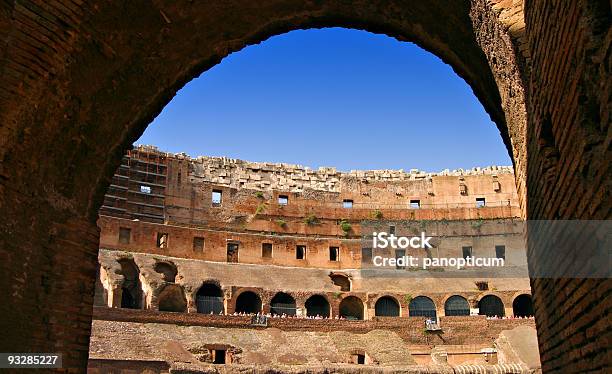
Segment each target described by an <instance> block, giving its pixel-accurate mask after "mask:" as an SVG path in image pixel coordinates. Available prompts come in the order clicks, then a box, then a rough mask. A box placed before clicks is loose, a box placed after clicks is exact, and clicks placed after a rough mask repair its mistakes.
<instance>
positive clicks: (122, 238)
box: [119, 227, 132, 244]
mask: <svg viewBox="0 0 612 374" xmlns="http://www.w3.org/2000/svg"><path fill="white" fill-rule="evenodd" d="M131 235H132V230H131V229H128V228H127V227H120V228H119V243H121V244H130V237H131Z"/></svg>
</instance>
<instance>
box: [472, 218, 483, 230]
mask: <svg viewBox="0 0 612 374" xmlns="http://www.w3.org/2000/svg"><path fill="white" fill-rule="evenodd" d="M483 223H484V219H482V217H478V219H477V220H475V221H472V227H473V228H475V229H476V230H478V229H480V228H481V227H482V225H483Z"/></svg>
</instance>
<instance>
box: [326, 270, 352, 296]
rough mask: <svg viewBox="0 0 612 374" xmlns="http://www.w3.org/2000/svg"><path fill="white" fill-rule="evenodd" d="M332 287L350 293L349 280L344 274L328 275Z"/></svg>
mask: <svg viewBox="0 0 612 374" xmlns="http://www.w3.org/2000/svg"><path fill="white" fill-rule="evenodd" d="M329 277H330V278H331V280H332V282H333V283H334V285H336V286H338V287H340V291H343V292H350V291H351V279H350V278H349V277H348V276H347V275H346V274H339V273H332V274H330V275H329Z"/></svg>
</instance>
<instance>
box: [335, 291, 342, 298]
mask: <svg viewBox="0 0 612 374" xmlns="http://www.w3.org/2000/svg"><path fill="white" fill-rule="evenodd" d="M334 297H335V298H336V299H340V298H341V297H342V292H334Z"/></svg>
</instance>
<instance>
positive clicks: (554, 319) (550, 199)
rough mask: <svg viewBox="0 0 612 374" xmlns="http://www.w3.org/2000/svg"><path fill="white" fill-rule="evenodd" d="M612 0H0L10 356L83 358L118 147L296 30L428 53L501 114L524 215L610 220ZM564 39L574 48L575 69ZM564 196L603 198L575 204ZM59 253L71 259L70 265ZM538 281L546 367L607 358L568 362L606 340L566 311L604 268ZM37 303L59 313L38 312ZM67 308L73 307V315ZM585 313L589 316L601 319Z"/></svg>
mask: <svg viewBox="0 0 612 374" xmlns="http://www.w3.org/2000/svg"><path fill="white" fill-rule="evenodd" d="M508 3H512V6H508V7H504V5H503V4H508ZM604 3H605V2H598V3H597V4H595V3H594V2H591V1H588V0H559V4H560V5H559V6H555V7H551V6H550V4H548V2H545V1H534V0H531V1H525V7H524V8H525V9H524V12H523V11H522V2H521V1H513V2H509V1H503V2H502V1H498V0H464V1H445V0H432V1H428V2H417V3H415V4H410V6H407V5H406V3H405V2H404V1H399V0H398V1H382V0H380V1H363V2H358V3H355V4H353V3H350V2H339V1H333V0H330V1H318V2H303V3H296V2H293V1H290V0H278V1H268V0H264V1H258V2H252V1H245V0H243V1H235V2H232V3H230V4H227V5H224V6H217V5H216V4H215V5H211V3H210V2H191V1H187V0H180V1H176V2H173V3H172V4H165V5H164V7H163V8H161V7H162V5H161V3H154V4H151V3H146V4H144V3H140V2H138V1H134V2H104V3H101V2H100V3H98V2H87V3H84V4H82V5H81V6H78V5H75V4H74V3H72V2H67V1H61V0H60V1H57V2H53V3H49V2H46V1H44V0H33V1H32V2H29V3H27V5H24V4H22V3H19V2H16V1H13V2H11V1H8V2H3V3H2V4H1V5H0V44H1V45H2V48H0V72H1V73H2V74H0V77H1V78H0V79H1V82H0V123H1V124H2V127H1V128H0V159H1V160H2V163H1V164H0V209H1V210H2V213H4V214H3V215H2V216H3V218H4V219H3V221H2V222H0V232H1V233H2V235H0V247H1V248H3V249H4V250H5V251H6V252H7V253H9V254H10V255H9V256H8V260H7V261H4V262H3V263H2V270H3V271H1V272H0V288H2V289H3V290H9V289H10V290H11V292H10V293H8V292H7V294H10V295H12V297H14V300H11V301H14V302H12V303H11V302H9V303H4V304H3V305H0V315H2V316H3V318H2V322H0V323H1V325H0V329H1V330H2V331H5V332H6V333H5V339H3V343H0V351H5V352H9V351H39V352H62V350H64V349H65V348H64V347H71V350H70V352H67V351H63V353H64V366H65V367H68V368H84V367H85V364H86V358H87V344H86V343H84V342H87V335H88V334H89V327H88V326H89V324H88V323H83V322H84V321H85V322H86V321H87V320H89V319H90V318H91V310H90V309H91V308H88V305H89V304H90V303H91V294H92V293H93V288H94V281H93V279H94V274H95V267H96V265H95V257H96V256H95V254H96V253H97V250H98V231H97V228H96V226H95V219H96V213H97V209H98V207H99V205H100V204H101V201H102V197H103V192H104V190H105V188H106V186H107V185H108V183H109V181H110V176H111V174H112V172H113V171H114V170H115V167H116V166H117V165H118V163H119V159H120V157H121V156H122V154H123V151H124V150H125V149H126V148H127V147H128V146H129V144H131V142H132V141H133V140H134V139H136V138H137V137H138V135H139V134H141V133H142V131H143V130H144V128H145V127H146V125H147V124H148V122H149V121H150V120H151V119H152V118H153V116H155V115H156V114H157V113H159V111H160V110H161V108H162V107H163V106H164V105H165V104H166V103H167V102H168V101H169V100H170V98H171V97H172V96H173V95H174V93H175V92H176V90H177V89H179V88H180V87H181V86H182V85H183V84H184V83H185V82H187V81H188V80H189V79H191V78H193V77H194V76H196V75H197V74H199V73H201V72H203V71H205V70H206V69H207V68H209V67H211V66H213V65H214V64H215V63H217V62H219V61H220V60H221V59H222V58H223V57H224V56H226V55H227V54H228V53H229V52H231V51H235V50H239V49H241V48H243V47H244V46H245V45H247V44H252V43H256V42H260V41H262V40H265V39H266V38H267V37H269V36H272V35H275V34H279V33H282V32H286V31H289V30H293V29H296V28H308V27H323V26H344V27H353V28H360V29H365V30H369V31H373V32H380V33H385V34H388V35H391V36H394V37H397V38H398V39H400V40H410V41H414V42H416V43H418V44H419V45H420V46H422V47H424V48H425V49H427V50H429V51H431V52H433V53H435V54H436V55H437V56H439V57H441V58H442V59H443V60H444V61H445V62H447V63H449V64H451V65H452V66H453V68H454V70H455V71H456V72H457V74H458V75H460V76H461V77H463V78H464V79H465V80H466V81H467V82H468V83H469V84H470V85H471V87H472V88H473V89H474V92H475V94H476V96H477V97H478V98H479V99H480V100H481V102H482V103H483V106H484V107H485V109H486V110H487V111H488V112H489V114H490V115H491V117H492V118H493V119H494V121H495V122H496V123H497V125H498V127H499V129H500V132H501V134H502V138H503V139H504V141H505V143H506V145H507V147H508V149H510V150H511V151H512V156H513V159H514V162H515V166H516V175H517V184H518V192H519V198H520V199H521V201H522V204H521V205H522V208H523V214H524V216H525V217H527V218H531V219H557V218H565V219H608V218H609V217H610V211H611V209H610V202H609V201H610V199H609V198H608V197H609V196H610V186H609V184H608V183H606V180H607V178H608V175H609V167H608V166H607V161H606V160H609V159H610V157H609V156H610V153H609V150H608V142H606V141H605V139H606V133H607V131H608V130H607V126H603V125H602V126H598V124H604V125H605V124H607V123H608V122H609V118H610V113H609V111H610V110H609V95H608V94H607V93H608V92H610V90H612V88H611V87H612V83H611V79H610V76H609V69H608V68H607V65H606V64H607V63H608V62H607V59H606V53H607V52H606V51H608V50H609V45H610V39H609V37H608V36H606V35H607V32H608V30H609V7H607V8H606V7H604V6H603V5H600V4H604ZM514 7H519V8H517V11H516V12H515V11H513V8H514ZM567 9H574V11H567ZM517 14H518V21H517V22H513V20H512V18H513V17H515V15H517ZM506 16H507V17H506ZM522 18H524V21H525V25H526V27H525V28H524V31H523V29H522V28H521V26H520V23H521V20H522ZM440 20H444V21H443V22H441V21H440ZM516 25H518V27H517V26H516ZM568 30H569V31H568ZM572 30H579V31H580V32H572ZM517 51H518V52H517ZM561 51H571V53H572V57H573V58H572V59H571V61H572V63H571V64H569V63H567V61H568V58H567V56H566V55H564V54H562V53H561ZM525 88H527V91H528V92H527V93H526V92H525V91H526V89H525ZM526 121H528V122H529V126H526V123H527V122H526ZM102 140H103V141H102ZM527 159H529V163H527V162H526V160H527ZM527 196H529V199H527V198H526V197H527ZM568 196H573V197H574V198H576V199H578V200H583V201H594V203H591V204H574V205H571V206H565V205H564V204H563V202H564V200H565V199H567V198H568ZM30 212H35V214H30ZM529 250H530V251H532V250H531V249H529ZM534 251H537V249H536V250H534ZM530 261H531V264H530V265H535V266H536V268H537V266H538V264H533V260H530ZM54 263H75V264H79V269H78V270H74V271H70V272H67V273H64V274H62V276H61V277H60V276H58V275H55V274H54V273H53V271H52V266H51V265H50V264H54ZM23 277H26V278H27V279H30V280H34V281H31V282H26V283H25V284H24V285H23V287H22V288H20V289H18V290H15V289H14V288H13V287H12V286H11V285H12V284H14V283H15V281H16V280H20V279H23ZM40 279H44V280H45V282H39V281H37V280H40ZM41 283H44V285H42V284H41ZM69 284H82V285H84V286H83V287H82V288H78V289H77V288H71V287H69V286H68V285H69ZM532 286H533V294H534V299H535V300H536V304H535V309H536V316H537V321H538V327H539V328H538V335H539V341H540V348H541V349H540V352H541V354H542V359H543V368H544V370H545V371H546V370H555V369H556V370H560V368H563V367H564V365H569V364H575V363H576V362H577V361H580V360H581V363H583V364H584V366H581V367H580V370H584V371H588V369H589V368H591V369H593V370H595V369H598V368H600V367H598V366H596V365H599V364H598V362H601V360H595V359H592V358H593V357H594V356H595V355H599V356H597V357H601V355H602V354H603V355H605V354H606V352H605V349H606V346H605V344H599V342H598V343H597V344H596V347H597V348H596V350H595V352H593V353H592V355H591V356H593V357H588V358H581V359H574V357H581V355H579V354H577V352H580V347H582V346H584V345H585V344H586V342H588V341H589V340H591V341H597V339H599V336H600V334H589V336H594V337H588V338H587V337H585V336H586V334H585V333H584V329H585V327H584V326H586V325H589V324H585V323H582V322H580V323H578V322H577V321H578V317H576V319H575V320H574V319H572V320H571V321H570V322H569V323H566V324H560V323H558V320H559V318H560V316H565V313H564V312H571V313H574V314H570V315H568V317H570V316H574V315H575V312H573V311H574V310H576V309H580V310H582V309H583V308H576V307H575V306H576V303H577V301H576V300H574V299H570V298H568V297H567V295H568V294H571V293H576V294H587V293H588V292H589V290H592V289H603V290H609V289H610V282H609V280H588V281H581V280H576V281H573V280H570V281H554V280H553V281H551V280H548V279H534V280H533V281H532ZM43 287H44V288H45V291H46V292H41V289H42V288H43ZM31 294H36V295H39V296H40V297H39V299H38V304H34V303H33V301H31V300H28V298H27V297H24V296H23V295H31ZM589 300H590V301H589V306H592V305H595V306H594V307H593V308H589V310H595V311H601V310H604V311H609V304H607V302H606V300H605V299H604V298H600V299H592V300H591V299H589ZM585 303H586V301H585ZM39 304H43V305H56V307H55V308H53V309H48V310H45V311H43V312H42V313H39V312H38V310H37V306H38V305H39ZM15 305H18V306H19V307H18V308H16V307H15ZM75 305H78V306H81V307H80V308H76V309H78V310H79V312H78V313H71V310H72V309H70V308H74V306H75ZM588 313H590V314H589V315H588V316H589V318H588V319H589V321H591V322H593V323H595V322H596V321H597V319H600V318H601V317H602V316H601V315H600V314H598V312H588ZM606 313H607V312H606ZM606 316H607V314H606V315H604V316H603V317H604V318H605V317H606ZM48 320H58V321H63V322H62V323H61V324H48V323H47V322H46V321H48ZM14 326H28V327H30V328H27V329H23V328H22V329H17V328H15V327H14ZM75 326H76V327H75ZM542 327H545V328H544V329H542ZM601 332H603V329H602V330H601ZM560 337H567V338H560ZM574 337H575V338H574ZM576 341H579V342H580V344H578V343H575V342H576ZM549 343H550V344H549ZM582 343H584V344H582ZM602 347H603V348H602ZM602 352H603V353H602ZM571 360H576V361H571Z"/></svg>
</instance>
